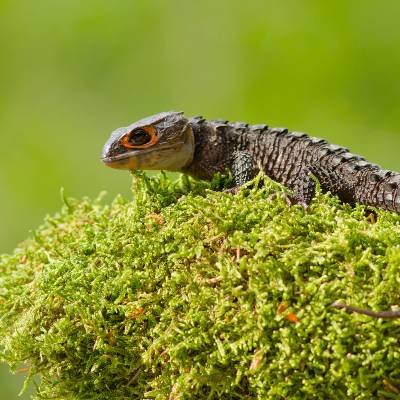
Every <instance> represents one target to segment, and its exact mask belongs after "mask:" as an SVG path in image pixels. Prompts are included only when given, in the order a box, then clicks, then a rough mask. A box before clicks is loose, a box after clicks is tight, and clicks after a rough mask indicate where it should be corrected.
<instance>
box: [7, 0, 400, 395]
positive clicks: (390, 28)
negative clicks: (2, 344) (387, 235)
mask: <svg viewBox="0 0 400 400" xmlns="http://www.w3.org/2000/svg"><path fill="white" fill-rule="evenodd" d="M399 19H400V2H399V1H398V0H386V1H385V2H378V1H376V0H351V1H349V0H336V1H331V2H321V1H320V0H304V1H298V0H287V1H278V0H276V1H267V0H263V1H262V0H248V1H242V0H220V1H218V0H201V1H187V0H186V1H184V0H169V1H162V0H130V1H128V0H120V1H115V2H111V1H106V0H96V1H95V0H86V1H79V0H68V1H67V0H59V1H56V2H55V1H50V0H42V1H32V0H18V1H16V0H14V1H12V0H9V1H7V0H0V33H1V35H0V46H1V48H0V50H1V53H0V54H1V56H0V57H1V61H0V132H1V133H0V135H1V142H0V154H1V157H0V164H1V165H0V166H1V168H0V221H1V222H0V226H1V229H0V252H11V251H12V249H13V248H14V247H15V246H16V245H17V244H18V242H20V241H21V240H23V239H24V238H26V237H27V236H28V235H29V230H30V229H32V228H35V227H36V226H38V225H39V224H40V223H41V221H42V219H43V217H44V216H45V215H46V214H47V213H50V214H51V213H54V212H56V211H57V210H58V209H59V207H60V205H61V201H60V188H61V187H64V188H65V191H66V194H67V195H69V196H75V197H81V196H84V195H88V196H91V197H93V196H96V195H97V194H98V193H99V192H100V191H102V190H104V189H106V190H107V191H108V193H109V197H108V198H109V199H110V198H112V197H113V196H115V195H116V194H117V193H123V194H124V195H125V196H130V194H129V187H130V178H129V174H128V173H126V172H121V171H115V170H111V169H108V168H105V167H103V166H102V164H101V163H100V161H99V154H100V151H101V148H102V145H103V143H104V142H105V140H106V139H107V138H108V135H109V133H110V131H112V130H113V129H114V128H116V127H118V126H124V125H126V124H129V123H131V122H132V121H134V120H136V119H139V118H141V117H144V116H147V115H149V114H154V113H157V112H160V111H166V110H184V111H185V112H186V113H187V114H188V115H198V114H203V115H204V116H206V117H207V118H226V119H230V120H242V121H248V122H254V123H261V122H265V123H268V124H270V125H274V126H285V127H288V128H290V129H293V130H302V131H305V132H308V133H310V134H312V135H315V136H322V137H324V138H327V139H329V140H330V141H331V142H334V143H338V144H342V145H346V146H349V147H351V149H352V150H353V151H354V152H356V153H361V154H363V155H365V156H367V157H368V158H369V159H370V160H371V161H374V162H377V163H380V164H382V165H383V166H385V167H387V168H391V169H395V170H400V159H399V157H398V149H399V147H400V126H399V120H400V116H399V111H400V77H399V73H400V51H399V48H400V24H399V22H398V21H399ZM22 379H23V374H19V375H18V376H16V377H15V376H11V375H9V374H8V372H7V369H6V367H5V366H3V368H2V369H1V374H0V400H9V399H16V398H17V393H18V390H19V387H20V384H21V381H22ZM23 398H29V396H28V395H25V396H23Z"/></svg>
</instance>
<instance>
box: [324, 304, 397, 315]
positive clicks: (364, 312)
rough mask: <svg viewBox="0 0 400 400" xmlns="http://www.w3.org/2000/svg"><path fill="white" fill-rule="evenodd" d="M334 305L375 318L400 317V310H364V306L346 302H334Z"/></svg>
mask: <svg viewBox="0 0 400 400" xmlns="http://www.w3.org/2000/svg"><path fill="white" fill-rule="evenodd" d="M332 307H335V308H338V309H342V308H343V309H345V310H347V311H351V312H355V313H358V314H364V315H368V316H369V317H374V318H400V311H372V310H364V309H362V308H358V307H354V306H349V305H347V304H344V303H338V302H336V301H335V302H334V303H333V304H332Z"/></svg>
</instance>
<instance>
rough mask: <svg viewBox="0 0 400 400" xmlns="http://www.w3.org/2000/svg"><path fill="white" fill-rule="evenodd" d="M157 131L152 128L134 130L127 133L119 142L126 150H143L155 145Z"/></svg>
mask: <svg viewBox="0 0 400 400" xmlns="http://www.w3.org/2000/svg"><path fill="white" fill-rule="evenodd" d="M156 133H157V129H156V128H155V127H154V126H145V127H143V128H136V129H133V130H132V131H130V132H129V133H127V134H126V135H125V136H124V137H123V138H122V140H121V143H122V145H123V146H124V147H125V148H127V149H145V148H147V147H150V146H152V145H153V144H155V143H157V135H156Z"/></svg>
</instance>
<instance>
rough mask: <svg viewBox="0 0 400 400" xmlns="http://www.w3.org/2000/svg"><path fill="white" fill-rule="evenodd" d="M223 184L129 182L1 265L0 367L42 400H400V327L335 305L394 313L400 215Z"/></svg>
mask: <svg viewBox="0 0 400 400" xmlns="http://www.w3.org/2000/svg"><path fill="white" fill-rule="evenodd" d="M259 181H264V187H263V188H261V189H257V187H258V186H260V185H259V184H258V183H259ZM223 183H224V182H223V180H221V179H218V178H216V179H214V181H213V182H212V183H211V184H207V183H204V182H195V181H192V180H189V179H188V178H186V177H181V178H180V180H179V182H177V183H171V181H170V180H169V179H168V178H167V177H165V176H164V175H160V176H156V177H152V178H148V177H146V176H145V175H143V174H136V176H135V178H134V188H133V192H134V200H133V201H126V200H124V199H122V198H120V197H118V198H116V199H115V200H114V201H113V203H112V204H111V205H102V204H101V202H100V200H96V201H91V200H88V199H84V200H82V201H77V200H73V199H68V200H66V201H65V205H64V207H63V209H62V211H61V212H60V213H59V214H58V215H56V216H54V217H49V218H47V219H46V221H45V223H44V224H43V226H42V227H40V228H39V229H38V230H37V231H36V232H35V233H34V235H33V238H31V239H30V240H28V241H26V242H25V243H24V244H22V245H21V247H20V248H18V249H17V250H16V251H15V253H14V254H13V255H10V256H8V255H3V256H2V257H1V259H0V315H1V319H0V345H1V348H2V350H3V352H2V355H1V356H0V357H2V358H3V360H5V361H6V362H8V363H9V364H10V366H11V367H12V369H13V370H18V369H19V368H21V367H25V368H27V369H28V370H29V375H28V378H29V379H32V380H35V379H36V378H35V377H36V376H38V377H40V384H39V387H38V391H37V394H36V397H35V398H36V399H46V400H47V399H117V400H121V399H135V398H138V399H140V398H146V399H189V398H190V399H224V398H225V399H250V398H262V399H289V398H290V399H315V398H320V399H328V398H329V399H347V398H352V399H372V398H382V399H386V398H387V399H390V398H399V396H400V394H399V393H400V375H399V371H400V369H399V365H400V348H399V337H400V319H391V320H389V319H376V318H371V317H367V316H364V315H360V314H354V313H353V314H351V313H348V312H346V311H345V310H337V309H335V308H332V307H331V306H330V305H331V304H332V303H333V302H334V301H338V300H340V301H342V302H345V303H347V304H351V305H354V306H359V307H362V308H367V309H373V310H388V309H390V308H391V306H393V305H396V304H397V305H398V304H400V298H399V297H400V291H399V284H400V273H399V270H400V269H399V268H400V267H399V265H400V247H399V245H400V216H399V215H395V214H393V213H388V212H384V211H377V222H376V223H371V222H370V221H369V220H368V219H367V218H366V216H365V213H366V211H365V208H364V207H363V206H356V207H354V208H352V207H350V206H349V205H342V204H340V202H339V201H338V200H337V199H336V198H334V197H332V196H330V195H328V194H326V195H324V194H321V193H320V192H318V194H317V197H316V199H315V200H314V201H313V202H312V204H311V207H310V209H309V212H304V210H303V209H302V208H301V207H300V206H293V207H288V206H287V205H286V203H285V201H284V200H283V199H281V198H280V197H279V196H278V198H277V199H275V200H271V199H270V198H269V197H270V195H271V191H272V190H277V191H278V192H280V191H281V190H282V188H281V187H280V186H279V185H277V184H276V183H274V182H272V181H271V180H269V179H268V178H265V177H263V176H258V177H257V178H256V182H253V185H250V186H248V187H247V188H245V189H243V190H242V191H241V192H240V193H239V194H238V195H237V196H232V195H230V194H226V193H223V192H217V191H211V190H209V189H210V188H211V189H213V188H214V189H215V188H217V187H219V186H221V185H222V184H223ZM296 321H297V322H296Z"/></svg>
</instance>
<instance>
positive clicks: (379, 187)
mask: <svg viewBox="0 0 400 400" xmlns="http://www.w3.org/2000/svg"><path fill="white" fill-rule="evenodd" d="M357 187H358V189H357V191H356V199H355V200H356V201H359V202H360V203H363V204H366V205H370V206H374V207H379V208H383V209H385V210H389V211H395V212H398V213H400V174H399V173H396V172H392V171H388V170H382V169H373V170H367V171H365V173H363V174H361V176H360V177H359V181H358V185H357Z"/></svg>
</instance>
